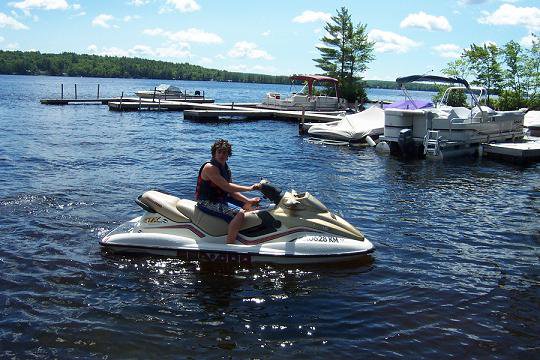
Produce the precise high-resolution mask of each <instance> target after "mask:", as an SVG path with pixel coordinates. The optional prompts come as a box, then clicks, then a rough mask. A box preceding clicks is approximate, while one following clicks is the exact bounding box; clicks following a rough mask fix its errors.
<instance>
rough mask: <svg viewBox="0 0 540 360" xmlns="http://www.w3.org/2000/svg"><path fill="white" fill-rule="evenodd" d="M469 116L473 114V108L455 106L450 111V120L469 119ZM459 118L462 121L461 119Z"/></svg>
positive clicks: (454, 121)
mask: <svg viewBox="0 0 540 360" xmlns="http://www.w3.org/2000/svg"><path fill="white" fill-rule="evenodd" d="M469 116H471V110H469V109H467V108H466V107H462V106H460V107H453V108H452V110H450V113H448V120H450V121H452V122H453V123H457V122H463V120H466V119H468V118H469ZM458 119H459V120H462V121H459V120H458Z"/></svg>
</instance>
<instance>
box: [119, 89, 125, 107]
mask: <svg viewBox="0 0 540 360" xmlns="http://www.w3.org/2000/svg"><path fill="white" fill-rule="evenodd" d="M122 100H124V92H123V91H122V95H121V96H120V111H122Z"/></svg>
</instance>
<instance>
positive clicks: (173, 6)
mask: <svg viewBox="0 0 540 360" xmlns="http://www.w3.org/2000/svg"><path fill="white" fill-rule="evenodd" d="M200 9H201V7H200V5H199V4H198V3H197V1H195V0H167V1H166V2H165V6H163V7H161V9H160V10H159V12H160V13H166V12H171V11H174V10H178V11H180V12H193V11H198V10H200Z"/></svg>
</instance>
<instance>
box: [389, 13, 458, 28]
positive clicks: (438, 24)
mask: <svg viewBox="0 0 540 360" xmlns="http://www.w3.org/2000/svg"><path fill="white" fill-rule="evenodd" d="M399 26H400V27H401V28H410V27H414V28H421V29H426V30H429V31H433V30H440V31H452V26H450V23H449V22H448V20H447V19H446V18H445V17H444V16H434V15H429V14H426V13H425V12H423V11H420V12H419V13H416V14H409V15H408V16H407V17H406V18H405V19H403V21H401V24H399Z"/></svg>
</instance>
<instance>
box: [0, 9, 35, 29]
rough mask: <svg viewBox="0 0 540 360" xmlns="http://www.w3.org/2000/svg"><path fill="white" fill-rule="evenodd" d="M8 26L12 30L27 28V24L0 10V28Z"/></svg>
mask: <svg viewBox="0 0 540 360" xmlns="http://www.w3.org/2000/svg"><path fill="white" fill-rule="evenodd" d="M3 27H8V28H11V29H14V30H26V29H28V26H26V25H24V24H22V23H20V22H18V21H17V20H15V19H14V18H12V17H11V16H8V15H6V14H4V13H2V12H0V28H3Z"/></svg>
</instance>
